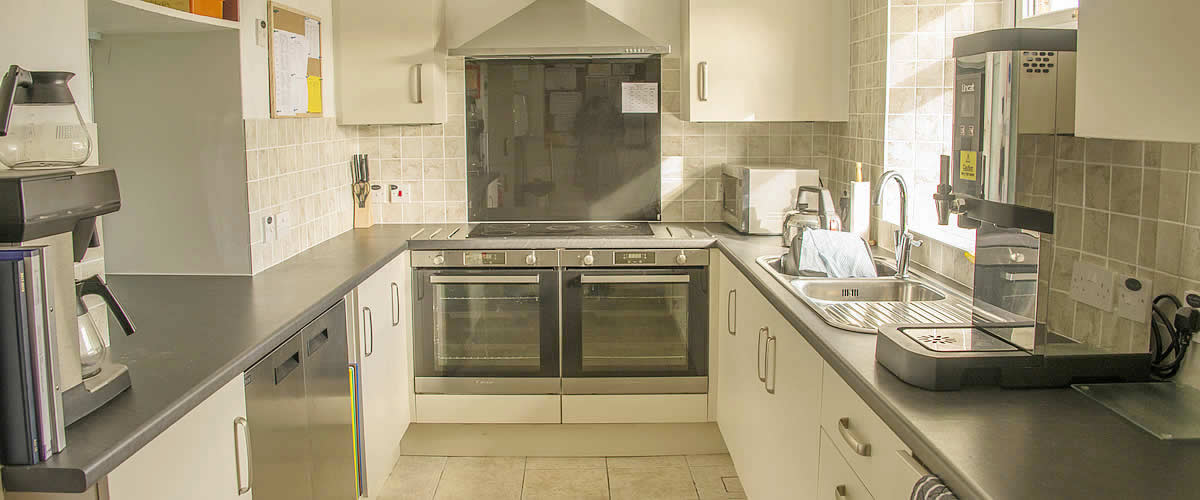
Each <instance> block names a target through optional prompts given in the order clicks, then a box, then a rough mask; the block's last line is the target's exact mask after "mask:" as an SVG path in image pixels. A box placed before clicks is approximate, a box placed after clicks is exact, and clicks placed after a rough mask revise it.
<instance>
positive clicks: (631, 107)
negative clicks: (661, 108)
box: [621, 82, 658, 113]
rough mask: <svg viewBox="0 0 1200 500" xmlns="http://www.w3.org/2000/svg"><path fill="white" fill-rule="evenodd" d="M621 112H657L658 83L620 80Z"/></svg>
mask: <svg viewBox="0 0 1200 500" xmlns="http://www.w3.org/2000/svg"><path fill="white" fill-rule="evenodd" d="M621 112H622V113H657V112H658V83H654V82H651V83H644V82H622V83H621Z"/></svg>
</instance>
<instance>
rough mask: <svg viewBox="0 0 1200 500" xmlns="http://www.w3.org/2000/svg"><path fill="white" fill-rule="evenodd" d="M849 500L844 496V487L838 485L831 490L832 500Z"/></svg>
mask: <svg viewBox="0 0 1200 500" xmlns="http://www.w3.org/2000/svg"><path fill="white" fill-rule="evenodd" d="M848 498H850V497H849V496H847V495H846V485H844V484H839V485H837V487H836V488H834V489H833V500H847V499H848Z"/></svg>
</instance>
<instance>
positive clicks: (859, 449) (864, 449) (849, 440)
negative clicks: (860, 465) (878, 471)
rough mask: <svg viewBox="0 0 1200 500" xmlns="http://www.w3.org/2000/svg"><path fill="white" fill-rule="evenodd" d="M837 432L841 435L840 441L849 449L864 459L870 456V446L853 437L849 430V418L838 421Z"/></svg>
mask: <svg viewBox="0 0 1200 500" xmlns="http://www.w3.org/2000/svg"><path fill="white" fill-rule="evenodd" d="M838 432H839V433H840V434H841V435H842V439H843V440H845V441H846V444H848V445H850V449H852V450H854V453H857V454H859V455H861V456H864V457H869V456H871V444H870V443H864V442H862V441H860V440H859V439H858V436H855V435H854V431H851V430H850V417H842V418H840V419H838Z"/></svg>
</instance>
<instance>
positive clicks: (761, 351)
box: [755, 326, 771, 383]
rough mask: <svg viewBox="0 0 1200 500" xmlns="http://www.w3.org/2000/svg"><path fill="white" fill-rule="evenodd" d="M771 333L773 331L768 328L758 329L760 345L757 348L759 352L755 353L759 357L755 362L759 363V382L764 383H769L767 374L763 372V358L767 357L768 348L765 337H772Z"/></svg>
mask: <svg viewBox="0 0 1200 500" xmlns="http://www.w3.org/2000/svg"><path fill="white" fill-rule="evenodd" d="M770 333H771V329H770V328H768V327H765V326H764V327H762V328H759V329H758V345H757V346H756V347H757V348H758V352H757V353H755V356H757V359H756V360H755V361H757V362H758V381H759V382H764V383H765V382H766V381H767V373H766V371H764V370H763V358H765V357H767V348H766V346H764V345H763V335H767V336H768V337H770Z"/></svg>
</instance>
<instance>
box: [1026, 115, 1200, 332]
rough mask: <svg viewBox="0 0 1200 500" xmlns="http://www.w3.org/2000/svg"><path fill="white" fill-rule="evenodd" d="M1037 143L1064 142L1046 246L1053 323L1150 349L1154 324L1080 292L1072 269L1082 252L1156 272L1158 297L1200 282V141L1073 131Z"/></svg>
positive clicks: (1120, 267) (1117, 267) (1094, 259)
mask: <svg viewBox="0 0 1200 500" xmlns="http://www.w3.org/2000/svg"><path fill="white" fill-rule="evenodd" d="M1037 142H1038V144H1050V143H1052V144H1054V145H1055V147H1054V158H1055V160H1054V169H1055V174H1056V182H1055V207H1054V209H1055V219H1056V220H1055V229H1056V232H1055V234H1054V235H1053V237H1052V238H1050V240H1051V241H1052V244H1050V245H1046V246H1045V247H1044V248H1043V251H1044V252H1051V253H1052V256H1053V257H1052V269H1051V270H1050V272H1049V277H1048V279H1049V284H1050V294H1049V298H1048V303H1047V305H1048V307H1047V308H1046V310H1047V311H1048V315H1047V318H1046V319H1047V321H1048V324H1049V327H1050V330H1051V331H1054V332H1057V333H1061V334H1063V335H1067V336H1069V337H1072V338H1075V339H1077V340H1081V341H1084V342H1087V343H1089V344H1091V345H1096V346H1102V347H1110V348H1113V349H1118V350H1122V351H1124V350H1134V351H1143V352H1144V351H1145V350H1146V349H1147V348H1148V346H1149V335H1150V334H1149V326H1148V325H1147V324H1144V323H1134V322H1132V321H1129V320H1126V319H1121V318H1118V317H1117V316H1116V314H1115V313H1110V312H1104V311H1101V310H1099V309H1096V308H1094V307H1091V306H1089V305H1087V304H1083V303H1079V302H1076V301H1075V300H1073V299H1071V297H1070V291H1071V272H1072V269H1073V267H1074V265H1075V263H1076V262H1078V261H1081V260H1082V261H1085V262H1090V263H1093V264H1096V265H1099V266H1103V267H1106V268H1108V269H1109V270H1111V271H1114V272H1117V273H1120V274H1125V275H1132V276H1136V277H1138V278H1143V279H1150V280H1153V281H1154V286H1153V292H1154V295H1156V296H1157V295H1158V294H1162V293H1172V294H1175V295H1177V296H1179V297H1180V298H1181V299H1182V298H1183V292H1184V291H1185V290H1200V145H1196V144H1178V143H1160V142H1140V141H1113V140H1107V139H1083V138H1078V137H1069V136H1059V137H1052V136H1042V137H1038V141H1037ZM1041 149H1042V148H1041V147H1038V150H1039V151H1041ZM1045 260H1046V259H1043V261H1045ZM1043 276H1046V272H1045V271H1043Z"/></svg>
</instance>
